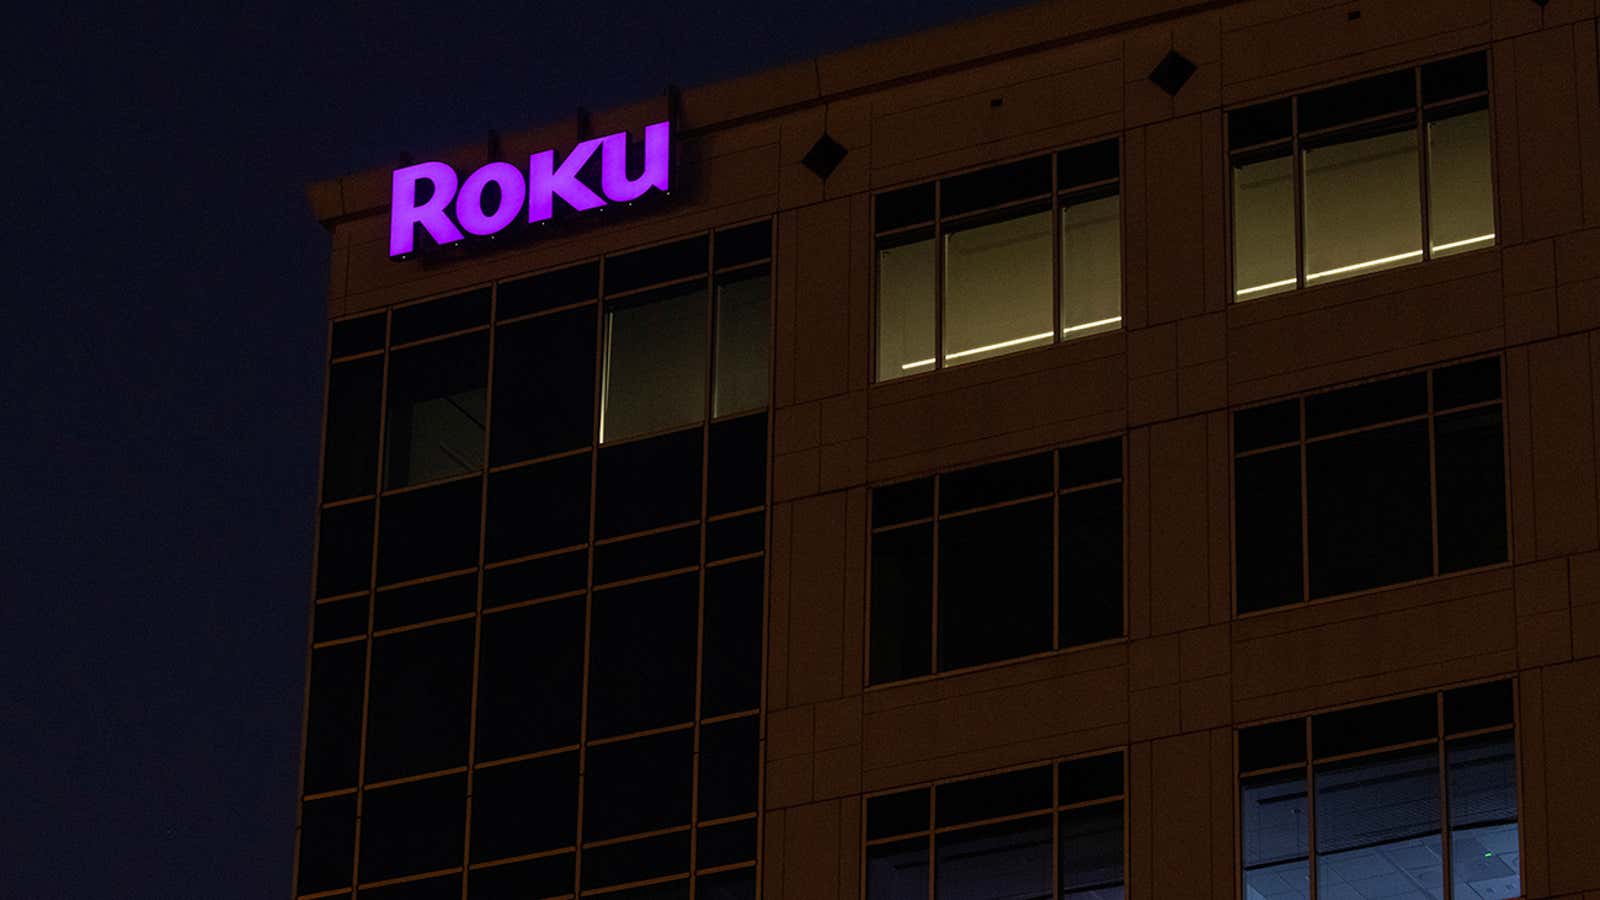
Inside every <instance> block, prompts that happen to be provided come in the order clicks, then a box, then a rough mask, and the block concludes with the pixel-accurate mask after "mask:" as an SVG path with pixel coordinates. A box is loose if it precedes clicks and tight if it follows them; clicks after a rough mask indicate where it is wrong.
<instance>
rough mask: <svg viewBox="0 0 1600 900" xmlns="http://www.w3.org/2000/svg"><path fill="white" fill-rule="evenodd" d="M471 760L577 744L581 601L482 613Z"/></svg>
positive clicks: (581, 663)
mask: <svg viewBox="0 0 1600 900" xmlns="http://www.w3.org/2000/svg"><path fill="white" fill-rule="evenodd" d="M480 657H481V658H480V660H479V663H478V726H477V741H478V744H477V748H478V752H477V758H478V759H479V760H480V761H490V760H495V759H502V758H504V757H507V756H516V755H519V754H523V753H533V752H536V751H539V750H549V749H553V748H556V747H569V746H572V745H574V744H576V743H577V742H578V716H579V711H580V707H581V701H582V697H583V598H582V597H570V598H567V599H565V600H552V601H550V602H548V603H539V604H535V605H533V606H525V607H521V608H519V609H510V610H506V611H504V612H497V613H494V614H493V615H486V616H484V617H483V647H482V650H481V652H480Z"/></svg>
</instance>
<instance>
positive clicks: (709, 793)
mask: <svg viewBox="0 0 1600 900" xmlns="http://www.w3.org/2000/svg"><path fill="white" fill-rule="evenodd" d="M760 744H761V720H760V719H759V718H757V717H755V716H746V717H745V718H742V719H731V720H729V721H725V722H717V723H715V724H712V725H703V726H701V728H700V803H699V812H698V815H699V817H700V819H702V820H707V819H723V818H727V817H728V816H736V815H739V814H741V813H753V812H755V811H756V789H757V785H758V782H759V781H760V775H761V773H760V772H759V771H758V767H759V764H760Z"/></svg>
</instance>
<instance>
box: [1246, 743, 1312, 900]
mask: <svg viewBox="0 0 1600 900" xmlns="http://www.w3.org/2000/svg"><path fill="white" fill-rule="evenodd" d="M1239 824H1240V830H1239V835H1240V838H1241V840H1242V841H1243V861H1244V895H1245V898H1246V900H1264V898H1268V897H1270V898H1273V900H1279V898H1282V900H1305V898H1308V897H1310V896H1311V868H1310V863H1309V857H1310V852H1309V851H1310V841H1311V821H1310V818H1309V810H1308V809H1307V805H1306V778H1305V773H1304V772H1303V771H1302V770H1296V771H1293V772H1286V773H1280V774H1277V775H1268V776H1265V777H1263V778H1249V779H1245V780H1244V781H1241V782H1240V784H1239Z"/></svg>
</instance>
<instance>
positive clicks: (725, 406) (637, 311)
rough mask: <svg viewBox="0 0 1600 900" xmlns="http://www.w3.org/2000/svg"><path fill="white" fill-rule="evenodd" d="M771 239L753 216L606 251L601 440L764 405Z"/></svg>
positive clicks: (766, 228) (766, 226)
mask: <svg viewBox="0 0 1600 900" xmlns="http://www.w3.org/2000/svg"><path fill="white" fill-rule="evenodd" d="M771 248H772V238H771V225H770V223H767V222H758V223H756V224H754V225H748V226H744V227H742V228H734V229H728V230H726V231H720V232H717V233H716V234H715V235H713V238H712V240H707V239H706V238H704V237H700V238H694V239H691V240H687V241H679V242H677V243H674V244H666V245H662V246H659V247H651V248H649V249H647V250H640V251H637V252H635V253H629V254H625V255H621V256H613V257H609V258H607V260H606V265H605V292H606V296H605V301H604V306H605V345H604V349H605V368H604V372H603V374H602V378H601V413H600V416H601V418H600V441H601V443H608V442H611V441H617V440H623V439H625V438H631V437H638V436H640V435H645V434H654V433H659V432H663V431H671V430H673V429H676V428H681V427H683V426H686V425H693V424H696V423H698V422H701V421H704V420H705V419H707V418H722V417H726V416H731V415H737V414H739V413H746V412H751V411H753V410H758V409H765V408H766V406H767V393H768V378H767V371H768V365H767V345H768V336H767V332H768V322H769V315H768V309H769V308H770V305H771V304H770V301H769V294H770V293H771V289H770V283H771V279H770V275H769V272H770V265H769V260H770V257H771V255H772V249H771ZM708 362H709V363H710V365H709V366H708V365H707V363H708Z"/></svg>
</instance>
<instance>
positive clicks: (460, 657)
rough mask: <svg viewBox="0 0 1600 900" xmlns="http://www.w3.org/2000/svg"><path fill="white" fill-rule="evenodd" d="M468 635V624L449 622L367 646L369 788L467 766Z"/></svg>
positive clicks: (470, 692) (389, 636) (367, 775)
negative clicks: (369, 656) (369, 661)
mask: <svg viewBox="0 0 1600 900" xmlns="http://www.w3.org/2000/svg"><path fill="white" fill-rule="evenodd" d="M472 632H473V625H472V623H471V622H452V623H450V624H448V625H437V626H434V627H432V628H422V629H418V630H414V631H403V632H400V633H399V634H391V635H388V636H386V637H380V638H378V639H377V640H375V641H373V642H372V679H371V687H370V690H369V691H368V698H367V768H366V771H365V773H364V774H365V779H366V781H367V782H368V783H371V782H375V781H388V780H389V779H391V778H400V777H403V776H406V775H420V774H422V773H424V772H436V771H438V770H440V769H448V768H451V767H454V766H459V765H462V764H464V763H465V762H466V761H467V725H468V717H469V711H470V707H471V705H472V645H473V633H472Z"/></svg>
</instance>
